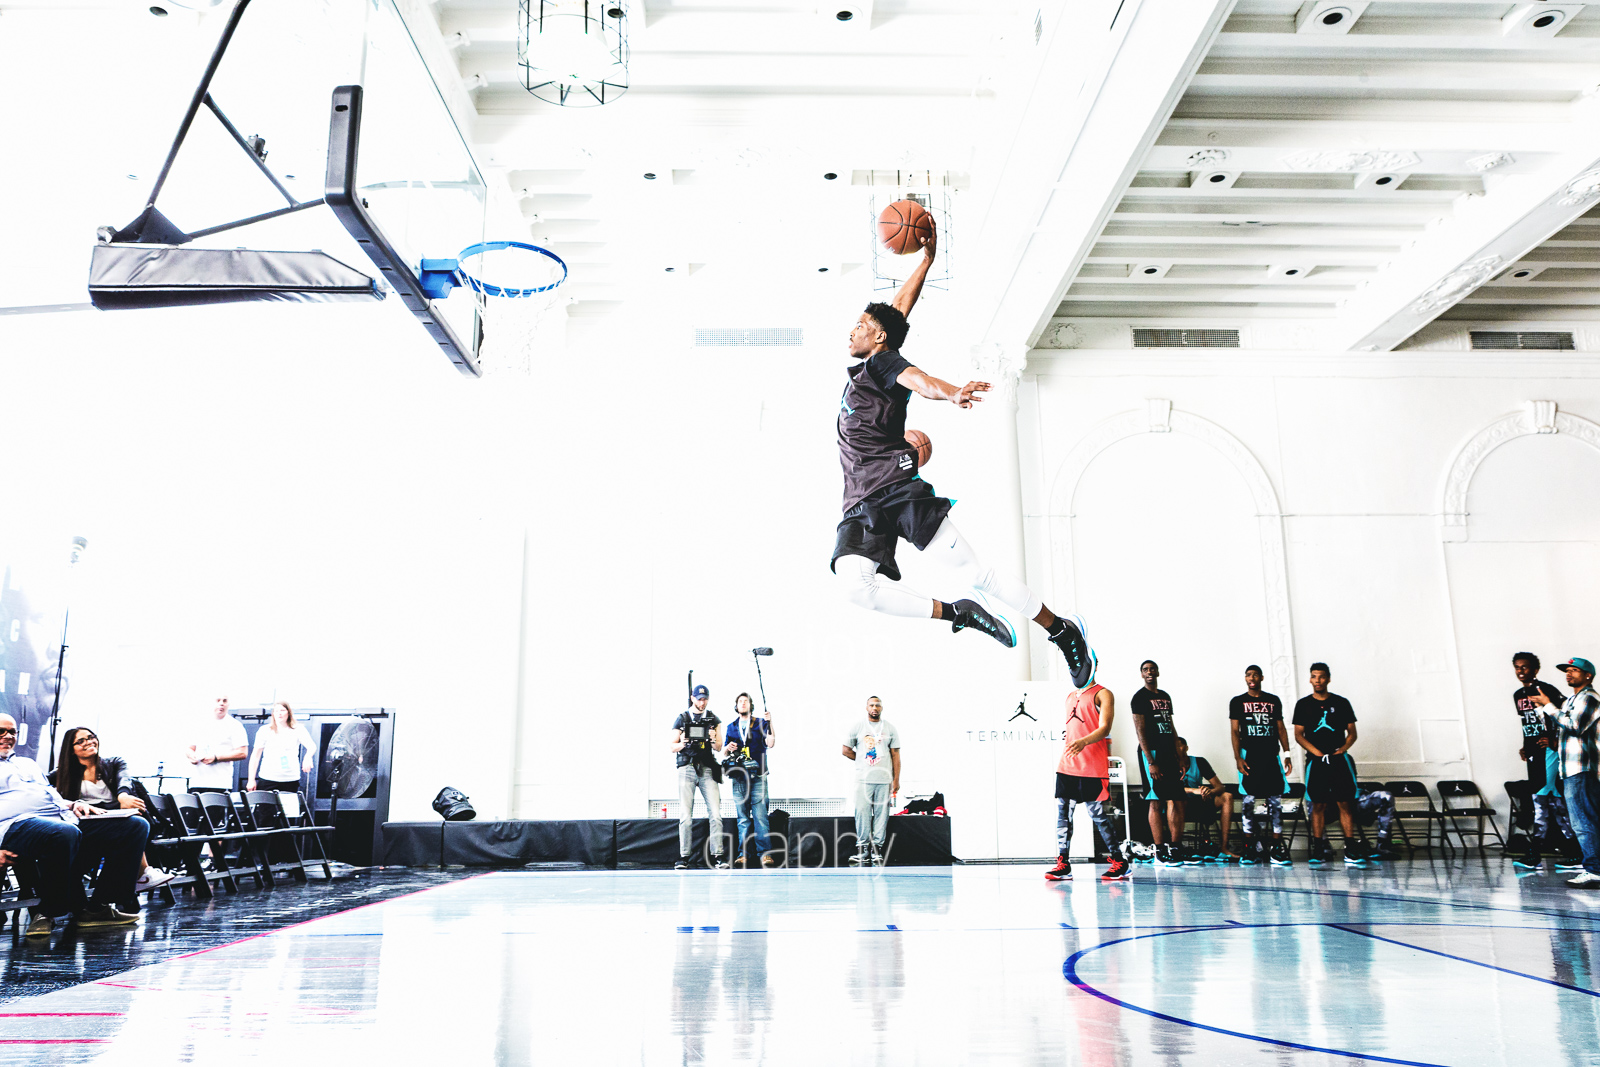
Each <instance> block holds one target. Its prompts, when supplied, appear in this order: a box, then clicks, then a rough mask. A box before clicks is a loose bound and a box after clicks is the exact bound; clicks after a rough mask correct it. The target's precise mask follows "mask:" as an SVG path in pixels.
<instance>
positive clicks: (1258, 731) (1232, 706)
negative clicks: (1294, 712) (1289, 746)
mask: <svg viewBox="0 0 1600 1067" xmlns="http://www.w3.org/2000/svg"><path fill="white" fill-rule="evenodd" d="M1228 718H1230V719H1232V720H1234V721H1235V722H1237V723H1238V724H1239V742H1240V744H1241V745H1249V744H1259V743H1261V742H1264V741H1267V740H1269V739H1270V740H1271V741H1272V743H1273V744H1274V745H1276V744H1277V743H1278V724H1279V723H1280V722H1282V721H1283V701H1281V700H1279V699H1278V698H1277V697H1275V696H1273V695H1272V694H1271V693H1262V694H1261V696H1260V697H1252V696H1251V695H1250V694H1249V693H1240V694H1239V695H1238V696H1236V697H1234V698H1233V699H1232V700H1230V701H1228Z"/></svg>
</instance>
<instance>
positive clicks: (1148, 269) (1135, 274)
mask: <svg viewBox="0 0 1600 1067" xmlns="http://www.w3.org/2000/svg"><path fill="white" fill-rule="evenodd" d="M1171 269H1172V264H1171V263H1135V264H1134V265H1133V266H1131V267H1129V268H1128V277H1130V278H1139V279H1141V280H1144V281H1155V280H1156V279H1157V278H1165V277H1166V276H1167V271H1169V270H1171Z"/></svg>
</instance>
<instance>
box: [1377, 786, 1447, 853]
mask: <svg viewBox="0 0 1600 1067" xmlns="http://www.w3.org/2000/svg"><path fill="white" fill-rule="evenodd" d="M1383 787H1384V788H1385V789H1387V790H1388V791H1389V794H1390V795H1391V796H1393V797H1394V825H1395V829H1397V830H1399V831H1400V839H1401V840H1402V841H1404V842H1405V843H1406V847H1407V848H1409V849H1410V850H1411V851H1413V852H1415V851H1416V850H1417V849H1418V848H1425V849H1427V850H1428V851H1429V852H1432V851H1433V828H1434V826H1435V824H1437V825H1438V827H1439V845H1440V846H1441V847H1442V848H1443V849H1445V850H1446V851H1449V850H1450V839H1449V838H1448V837H1447V836H1446V835H1445V824H1444V813H1443V812H1441V811H1440V810H1439V809H1438V808H1436V807H1434V806H1433V797H1432V796H1431V795H1429V793H1428V787H1427V786H1425V785H1423V784H1422V783H1421V782H1413V781H1400V782H1385V783H1383ZM1408 805H1410V806H1408ZM1418 820H1421V821H1422V822H1423V823H1424V824H1426V829H1427V831H1428V833H1427V836H1426V837H1425V838H1423V841H1422V844H1421V845H1418V844H1417V843H1416V842H1415V841H1413V840H1412V839H1411V835H1410V833H1408V832H1407V831H1406V823H1408V822H1416V821H1418Z"/></svg>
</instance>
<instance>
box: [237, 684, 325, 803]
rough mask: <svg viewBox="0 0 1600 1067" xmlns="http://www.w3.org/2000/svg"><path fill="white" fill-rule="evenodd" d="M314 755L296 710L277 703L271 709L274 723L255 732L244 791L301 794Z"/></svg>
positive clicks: (281, 702)
mask: <svg viewBox="0 0 1600 1067" xmlns="http://www.w3.org/2000/svg"><path fill="white" fill-rule="evenodd" d="M302 751H304V756H303V757H302V755H301V753H302ZM312 751H314V750H313V747H312V743H311V734H310V733H309V732H308V731H307V730H306V728H305V727H304V726H300V725H298V724H297V723H296V722H295V721H294V709H293V708H291V707H290V706H289V705H288V704H286V703H284V702H283V701H281V700H280V701H278V702H277V703H276V704H274V705H273V706H272V721H271V722H268V723H264V724H263V725H262V726H261V728H260V729H258V730H257V731H256V747H255V751H253V752H251V753H250V772H249V774H248V775H247V777H248V778H249V781H248V782H246V783H245V788H246V789H255V788H256V787H257V785H258V784H259V785H260V787H261V788H262V789H268V790H274V791H276V792H279V793H298V792H299V791H300V776H301V775H302V774H310V773H311V753H312ZM258 778H259V783H258V781H257V779H258Z"/></svg>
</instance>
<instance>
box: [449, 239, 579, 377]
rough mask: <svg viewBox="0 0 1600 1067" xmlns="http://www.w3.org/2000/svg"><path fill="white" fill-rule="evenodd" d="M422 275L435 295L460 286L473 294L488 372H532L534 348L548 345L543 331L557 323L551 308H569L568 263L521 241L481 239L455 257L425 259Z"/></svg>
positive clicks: (483, 361) (480, 347)
mask: <svg viewBox="0 0 1600 1067" xmlns="http://www.w3.org/2000/svg"><path fill="white" fill-rule="evenodd" d="M421 278H422V281H423V285H424V289H425V291H427V292H428V293H429V295H430V296H434V297H435V298H436V299H437V298H442V297H444V296H448V295H449V293H450V290H452V289H454V288H455V287H456V286H465V287H466V288H467V289H468V290H469V291H470V292H471V293H472V297H473V300H474V301H476V302H477V305H478V325H479V330H480V331H481V338H480V340H479V342H478V346H477V347H478V356H479V363H480V364H481V365H482V367H483V371H484V374H485V375H490V374H498V373H502V372H516V373H520V374H524V375H528V374H531V373H532V370H533V353H534V351H535V350H536V349H537V348H541V347H546V346H545V345H542V344H541V343H540V342H541V340H542V337H541V335H542V334H546V333H548V332H551V331H552V330H553V328H554V326H555V325H556V322H555V320H556V316H555V315H553V314H552V312H553V311H555V310H556V309H563V308H565V307H566V294H565V293H563V292H562V291H561V286H562V283H564V282H565V281H566V280H567V265H566V263H565V262H564V261H563V260H562V259H561V257H560V256H558V255H556V254H555V253H554V252H552V251H550V250H549V249H547V248H540V247H539V246H538V245H531V244H527V243H525V242H522V241H482V242H479V243H478V244H474V245H468V246H467V247H466V248H463V249H462V250H461V252H460V253H459V254H458V255H457V256H456V258H455V259H425V260H423V261H422V274H421ZM559 343H560V342H559V340H557V347H559Z"/></svg>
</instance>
